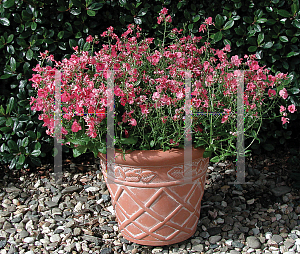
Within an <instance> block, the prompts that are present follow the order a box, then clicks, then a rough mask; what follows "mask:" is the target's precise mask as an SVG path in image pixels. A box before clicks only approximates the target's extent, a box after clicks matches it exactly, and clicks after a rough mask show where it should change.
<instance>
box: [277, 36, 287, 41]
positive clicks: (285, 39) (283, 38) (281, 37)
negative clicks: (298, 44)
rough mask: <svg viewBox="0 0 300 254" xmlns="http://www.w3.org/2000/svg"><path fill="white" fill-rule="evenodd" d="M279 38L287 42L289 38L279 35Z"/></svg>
mask: <svg viewBox="0 0 300 254" xmlns="http://www.w3.org/2000/svg"><path fill="white" fill-rule="evenodd" d="M279 40H281V41H282V42H288V41H289V39H288V37H286V36H279Z"/></svg>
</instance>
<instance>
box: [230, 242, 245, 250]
mask: <svg viewBox="0 0 300 254" xmlns="http://www.w3.org/2000/svg"><path fill="white" fill-rule="evenodd" d="M231 246H232V247H234V248H243V247H244V244H242V243H241V242H239V241H233V242H232V243H231Z"/></svg>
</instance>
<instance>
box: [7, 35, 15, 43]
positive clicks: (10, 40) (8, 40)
mask: <svg viewBox="0 0 300 254" xmlns="http://www.w3.org/2000/svg"><path fill="white" fill-rule="evenodd" d="M13 39H14V35H13V34H10V35H9V36H8V38H7V40H6V43H11V42H12V40H13Z"/></svg>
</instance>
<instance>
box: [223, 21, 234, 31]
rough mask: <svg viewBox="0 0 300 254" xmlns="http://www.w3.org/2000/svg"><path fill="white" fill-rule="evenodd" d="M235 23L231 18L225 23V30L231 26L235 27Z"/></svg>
mask: <svg viewBox="0 0 300 254" xmlns="http://www.w3.org/2000/svg"><path fill="white" fill-rule="evenodd" d="M233 25H234V21H233V20H229V21H227V22H226V23H225V25H224V27H223V30H228V29H229V28H231V27H233Z"/></svg>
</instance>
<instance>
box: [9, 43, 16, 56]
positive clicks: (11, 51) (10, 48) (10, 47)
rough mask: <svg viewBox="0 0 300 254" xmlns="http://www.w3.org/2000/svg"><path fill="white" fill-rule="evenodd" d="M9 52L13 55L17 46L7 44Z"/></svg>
mask: <svg viewBox="0 0 300 254" xmlns="http://www.w3.org/2000/svg"><path fill="white" fill-rule="evenodd" d="M7 52H8V54H11V55H13V54H14V53H15V48H14V46H13V45H8V46H7Z"/></svg>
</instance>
